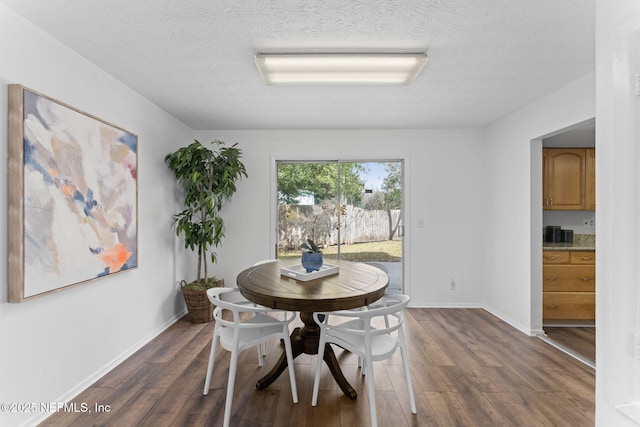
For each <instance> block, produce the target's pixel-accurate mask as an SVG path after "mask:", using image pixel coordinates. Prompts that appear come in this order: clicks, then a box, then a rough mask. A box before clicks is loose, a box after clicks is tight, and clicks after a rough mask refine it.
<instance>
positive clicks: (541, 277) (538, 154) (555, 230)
mask: <svg viewBox="0 0 640 427" xmlns="http://www.w3.org/2000/svg"><path fill="white" fill-rule="evenodd" d="M595 155H596V153H595V119H590V120H586V121H584V122H582V123H578V124H576V125H573V126H570V127H568V128H565V129H562V130H559V131H557V132H553V133H551V134H548V135H546V136H543V137H541V138H540V139H537V140H535V141H532V156H531V158H532V183H533V185H532V199H531V206H532V230H531V231H532V245H531V250H532V261H531V262H532V264H531V271H532V277H531V280H532V282H531V290H532V294H531V297H532V316H533V317H532V324H534V325H539V327H540V332H539V336H540V338H542V339H543V340H545V341H546V342H548V343H549V344H551V345H553V346H555V347H556V348H558V349H560V350H562V351H564V352H566V353H568V354H570V355H571V356H574V357H575V358H576V359H578V360H580V361H582V362H584V363H585V364H587V365H589V366H591V367H595V334H596V332H595V259H596V255H595Z"/></svg>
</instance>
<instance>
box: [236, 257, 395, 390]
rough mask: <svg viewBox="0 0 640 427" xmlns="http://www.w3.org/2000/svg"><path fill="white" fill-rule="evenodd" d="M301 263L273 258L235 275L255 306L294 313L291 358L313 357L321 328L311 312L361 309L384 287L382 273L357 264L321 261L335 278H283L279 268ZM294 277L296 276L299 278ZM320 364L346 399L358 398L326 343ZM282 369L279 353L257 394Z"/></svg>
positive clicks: (284, 361) (284, 365)
mask: <svg viewBox="0 0 640 427" xmlns="http://www.w3.org/2000/svg"><path fill="white" fill-rule="evenodd" d="M299 264H300V260H296V261H282V260H277V261H273V262H268V263H264V264H259V265H255V266H253V267H249V268H247V269H246V270H244V271H242V272H241V273H240V274H238V277H237V283H238V288H239V289H240V293H242V295H244V297H245V298H247V299H248V300H249V301H252V302H255V303H257V304H260V305H263V306H266V307H270V308H274V309H279V310H289V311H299V312H300V319H301V320H302V322H303V323H304V326H302V327H301V328H296V329H294V331H293V332H292V333H291V346H292V350H293V357H294V358H295V357H297V356H299V355H301V354H318V342H319V338H320V328H319V327H318V325H317V324H316V323H315V321H314V320H313V313H314V312H323V311H336V310H346V309H351V308H357V307H363V306H366V305H369V304H371V303H373V302H375V301H377V300H378V299H380V298H381V297H382V296H383V295H384V293H385V290H386V288H387V285H388V283H389V277H388V276H387V274H386V272H384V271H382V270H381V269H379V268H377V267H374V266H372V265H369V264H366V263H361V262H350V261H339V260H325V266H327V265H328V266H334V267H337V268H338V273H337V274H331V275H328V276H325V277H320V278H316V279H313V280H308V281H302V280H298V279H296V278H293V277H289V276H287V275H285V274H283V272H282V269H283V268H284V269H285V270H287V269H289V270H291V269H293V267H296V266H299ZM298 277H299V276H298ZM324 362H325V363H326V364H327V366H328V367H329V370H330V371H331V374H332V375H333V377H334V378H335V380H336V382H337V383H338V385H339V386H340V389H341V390H342V391H343V393H344V394H345V395H347V396H348V397H349V398H351V399H355V398H356V397H357V396H358V395H357V393H356V391H355V390H354V389H353V387H352V386H351V385H350V384H349V382H348V381H347V380H346V378H345V377H344V375H343V373H342V370H341V369H340V365H339V364H338V361H337V359H336V356H335V353H334V352H333V349H332V348H331V346H330V345H329V344H327V345H326V348H325V352H324ZM286 368H287V358H286V356H285V354H284V352H283V354H282V356H280V359H279V360H278V362H277V363H276V365H275V366H274V367H273V369H271V371H269V373H267V374H266V375H265V376H264V377H262V378H261V379H260V380H258V382H257V383H256V387H257V388H258V389H260V390H262V389H264V388H266V387H268V386H269V385H270V384H271V383H272V382H273V381H275V380H276V379H277V378H278V376H280V374H281V373H282V372H283V371H284V370H285V369H286Z"/></svg>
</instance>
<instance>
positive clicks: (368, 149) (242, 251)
mask: <svg viewBox="0 0 640 427" xmlns="http://www.w3.org/2000/svg"><path fill="white" fill-rule="evenodd" d="M196 138H197V139H199V140H200V141H201V142H203V143H205V142H208V141H210V140H212V139H214V138H217V139H221V140H224V141H226V142H227V143H235V142H237V143H238V144H239V147H240V148H241V149H243V150H244V163H245V165H246V167H247V171H248V174H249V177H248V179H246V180H244V181H243V182H241V183H240V185H239V186H238V193H236V195H235V196H234V199H233V201H232V206H230V207H229V208H228V209H227V210H226V211H225V212H224V213H225V214H226V215H225V221H226V222H225V224H226V226H227V234H226V238H225V239H224V241H223V243H222V247H221V248H220V249H219V251H218V254H219V260H218V265H217V266H215V268H216V270H217V271H218V272H219V273H220V274H221V275H223V276H224V278H225V280H227V281H229V280H233V281H234V282H235V277H236V275H237V274H238V273H239V272H240V271H241V270H242V269H243V268H244V267H246V266H248V265H250V264H252V263H253V262H254V261H256V260H258V259H262V258H272V257H273V255H274V244H275V240H274V238H273V233H274V227H275V219H274V218H273V214H274V212H275V208H274V207H273V204H272V200H273V199H272V198H273V197H274V196H275V190H274V188H273V185H274V184H275V182H274V175H273V170H272V167H273V164H274V160H275V159H289V160H292V159H298V160H303V159H324V160H337V159H341V160H377V159H382V160H384V159H404V160H405V170H406V179H405V181H406V182H405V191H406V193H405V197H406V202H407V208H408V209H407V214H406V218H405V221H406V227H405V231H406V235H405V246H406V258H405V260H406V275H405V285H406V290H407V292H408V293H410V294H411V297H412V305H413V306H469V305H470V306H477V305H478V302H479V301H480V298H481V294H482V292H481V289H482V268H483V267H482V262H481V257H480V256H479V255H480V254H481V253H482V250H483V244H484V242H483V241H482V238H481V237H480V235H479V233H478V230H479V229H482V228H483V227H484V224H485V223H486V218H485V212H486V208H487V201H486V199H485V197H484V196H483V194H484V193H485V168H486V167H485V165H484V163H483V162H484V160H483V159H484V155H483V150H484V148H483V146H482V140H481V138H482V134H481V133H480V132H479V131H474V130H375V131H372V130H318V131H304V130H283V131H209V132H197V133H196ZM419 219H424V223H425V227H424V228H418V227H417V223H418V220H419ZM451 278H453V279H455V280H456V285H457V286H456V290H455V291H450V290H449V282H450V280H451Z"/></svg>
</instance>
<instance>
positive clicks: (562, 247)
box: [542, 242, 596, 251]
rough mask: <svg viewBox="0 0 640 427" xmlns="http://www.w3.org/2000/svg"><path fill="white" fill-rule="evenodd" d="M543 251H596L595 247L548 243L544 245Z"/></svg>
mask: <svg viewBox="0 0 640 427" xmlns="http://www.w3.org/2000/svg"><path fill="white" fill-rule="evenodd" d="M542 250H543V251H595V250H596V247H595V245H575V244H573V243H547V242H544V243H543V244H542Z"/></svg>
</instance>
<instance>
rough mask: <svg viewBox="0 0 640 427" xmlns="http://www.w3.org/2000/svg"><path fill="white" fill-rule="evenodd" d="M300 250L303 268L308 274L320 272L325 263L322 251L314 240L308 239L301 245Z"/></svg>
mask: <svg viewBox="0 0 640 427" xmlns="http://www.w3.org/2000/svg"><path fill="white" fill-rule="evenodd" d="M300 249H302V266H303V267H304V268H305V269H306V270H307V273H311V272H313V271H318V270H320V267H322V262H323V261H322V251H321V250H320V248H318V245H316V244H315V242H314V241H313V240H311V239H307V241H306V242H304V243H302V244H301V245H300Z"/></svg>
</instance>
